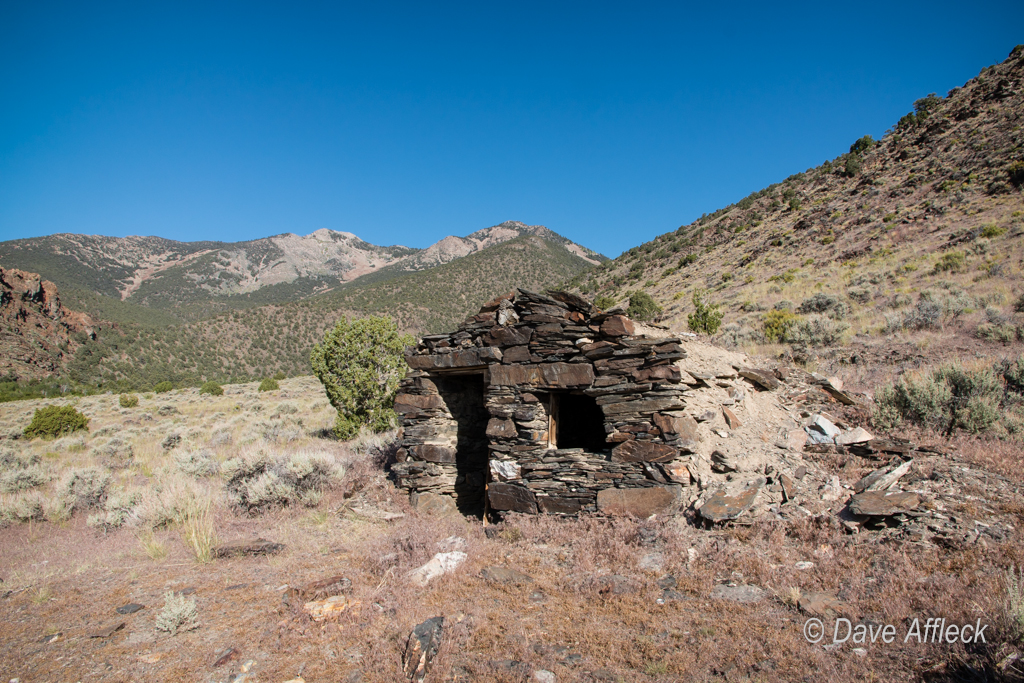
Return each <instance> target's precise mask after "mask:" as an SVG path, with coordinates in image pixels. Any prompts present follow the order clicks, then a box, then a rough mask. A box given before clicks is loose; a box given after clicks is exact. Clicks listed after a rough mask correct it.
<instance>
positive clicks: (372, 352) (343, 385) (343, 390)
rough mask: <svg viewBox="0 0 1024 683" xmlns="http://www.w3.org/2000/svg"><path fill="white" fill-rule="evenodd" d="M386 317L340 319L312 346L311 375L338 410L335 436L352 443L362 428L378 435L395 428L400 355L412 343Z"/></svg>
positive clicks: (402, 365)
mask: <svg viewBox="0 0 1024 683" xmlns="http://www.w3.org/2000/svg"><path fill="white" fill-rule="evenodd" d="M413 341H414V340H413V338H412V337H411V336H409V335H403V334H399V333H398V329H397V328H396V327H395V323H394V322H393V321H392V320H391V319H390V318H385V317H376V316H372V317H368V318H360V319H357V320H353V321H351V322H349V321H348V320H347V319H345V318H343V319H341V320H340V321H339V322H338V324H337V325H335V326H334V328H333V329H331V330H329V331H328V332H327V334H326V335H324V340H323V343H322V344H317V345H316V346H314V347H313V351H312V353H310V361H311V363H312V365H313V373H314V374H315V375H316V376H317V377H318V378H319V379H320V382H321V383H322V384H323V385H324V389H325V390H326V391H327V397H328V399H330V401H331V405H333V406H334V408H335V409H336V410H337V411H338V417H337V420H336V421H335V424H334V433H335V434H336V435H337V436H338V438H340V439H350V438H352V437H354V436H355V435H356V434H358V432H359V428H360V427H362V426H364V425H365V426H366V427H368V428H370V429H372V430H373V431H377V432H381V431H385V430H387V429H390V428H391V427H393V426H395V424H396V420H395V413H394V410H392V406H393V405H394V401H395V391H396V390H397V389H398V382H399V380H400V379H401V378H402V375H403V374H404V369H405V361H404V359H403V357H402V351H403V350H404V348H405V347H406V346H409V345H411V344H412V343H413Z"/></svg>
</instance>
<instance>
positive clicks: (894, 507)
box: [850, 491, 921, 517]
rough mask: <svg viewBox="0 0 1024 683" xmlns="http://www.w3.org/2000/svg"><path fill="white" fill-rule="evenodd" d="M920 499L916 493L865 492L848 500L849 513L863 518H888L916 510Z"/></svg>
mask: <svg viewBox="0 0 1024 683" xmlns="http://www.w3.org/2000/svg"><path fill="white" fill-rule="evenodd" d="M920 504H921V497H920V496H919V495H917V494H916V493H889V494H886V493H885V492H884V491H865V492H863V493H858V494H857V495H855V496H854V497H853V498H851V499H850V512H852V513H853V514H855V515H862V516H864V517H888V516H890V515H895V514H897V513H900V512H907V511H909V510H916V509H917V506H918V505H920Z"/></svg>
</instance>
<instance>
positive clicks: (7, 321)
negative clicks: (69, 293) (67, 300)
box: [0, 268, 96, 380]
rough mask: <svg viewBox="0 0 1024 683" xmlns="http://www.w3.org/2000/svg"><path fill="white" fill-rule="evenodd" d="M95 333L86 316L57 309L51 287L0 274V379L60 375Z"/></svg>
mask: <svg viewBox="0 0 1024 683" xmlns="http://www.w3.org/2000/svg"><path fill="white" fill-rule="evenodd" d="M95 332H96V325H95V324H94V323H93V321H92V320H91V319H90V318H89V316H87V315H84V314H82V313H76V312H73V311H69V310H68V309H66V308H65V307H64V306H63V305H62V303H61V300H60V296H59V295H58V293H57V287H56V286H55V285H54V284H53V283H52V282H49V281H45V280H42V279H40V277H39V275H37V274H36V273H26V272H24V271H21V270H13V269H4V268H0V348H2V349H3V354H0V375H2V376H3V377H5V378H13V379H17V380H38V379H41V378H43V377H46V376H48V375H51V374H54V373H56V372H59V371H60V370H61V369H62V368H63V367H64V366H65V364H66V363H67V362H68V359H70V358H71V357H72V355H73V354H74V353H75V352H76V350H77V349H79V348H80V347H81V346H83V345H85V344H88V343H89V342H90V340H91V338H93V337H94V336H95Z"/></svg>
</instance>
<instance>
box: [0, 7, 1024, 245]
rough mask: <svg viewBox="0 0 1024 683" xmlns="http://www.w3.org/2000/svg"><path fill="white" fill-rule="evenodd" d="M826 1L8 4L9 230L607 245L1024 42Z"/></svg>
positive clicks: (4, 87)
mask: <svg viewBox="0 0 1024 683" xmlns="http://www.w3.org/2000/svg"><path fill="white" fill-rule="evenodd" d="M833 4H834V3H819V2H815V3H806V4H800V5H797V4H790V5H785V6H781V5H775V4H772V3H763V2H757V3H744V2H737V3H707V2H702V3H693V4H688V3H664V4H659V3H615V4H612V3H599V2H587V3H583V2H580V3H559V2H554V3H553V2H542V3H527V2H518V3H501V4H500V6H499V4H498V3H486V2H472V3H468V2H467V3H456V2H422V1H420V2H409V3H387V2H362V3H352V4H351V5H345V4H344V3H323V4H307V3H299V2H289V3H284V2H282V3H277V4H268V3H259V2H247V3H238V4H230V3H220V2H203V3H196V4H191V5H190V4H188V3H185V2H175V3H167V4H161V3H157V2H137V1H136V2H132V3H125V4H111V3H104V2H73V3H67V4H59V3H50V2H43V1H41V2H14V1H12V0H0V239H14V238H18V237H30V236H35V235H45V234H50V233H55V232H79V233H90V234H104V235H118V236H121V235H130V234H137V235H139V234H141V235H160V236H163V237H169V238H172V239H179V240H198V239H219V240H225V241H236V240H243V239H252V238H257V237H264V236H267V235H272V234H278V233H282V232H295V233H299V234H306V233H309V232H312V231H313V230H316V229H319V228H331V229H334V230H346V231H350V232H354V233H356V234H357V235H359V236H360V237H362V238H363V239H365V240H367V241H370V242H373V243H376V244H405V245H409V246H416V247H424V246H427V245H428V244H430V243H432V242H434V241H436V240H438V239H440V238H441V237H443V236H445V235H448V234H456V235H465V234H468V233H470V232H472V231H474V230H477V229H480V228H483V227H487V226H489V225H494V224H496V223H499V222H501V221H503V220H508V219H517V220H522V221H525V222H527V223H540V224H544V225H547V226H548V227H550V228H551V229H553V230H555V231H556V232H559V233H561V234H563V235H566V236H567V237H570V238H571V239H574V240H576V241H578V242H581V243H583V244H585V245H587V246H590V247H592V248H594V249H597V250H599V251H601V252H603V253H605V254H607V255H609V256H616V255H618V254H619V253H620V252H621V251H623V250H625V249H628V248H629V247H631V246H634V245H636V244H640V243H641V242H644V241H646V240H648V239H651V238H652V237H654V236H656V235H658V234H661V233H663V232H666V231H668V230H672V229H674V228H676V227H678V226H679V225H681V224H684V223H688V222H690V221H691V220H693V219H694V218H696V217H698V216H700V215H701V214H702V213H704V212H711V211H714V210H715V209H717V208H720V207H721V206H724V205H726V204H729V203H731V202H734V201H736V200H738V199H740V198H742V197H743V196H745V195H747V194H749V193H750V192H752V191H754V190H758V189H760V188H762V187H764V186H765V185H768V184H770V183H772V182H777V181H779V180H781V179H783V178H785V177H786V176H788V175H790V174H792V173H796V172H798V171H803V170H805V169H807V168H808V167H811V166H814V165H817V164H819V163H821V162H822V161H823V160H825V159H827V158H832V157H835V156H837V155H838V154H841V153H843V152H845V151H847V150H848V148H849V145H850V143H851V142H853V141H854V140H855V139H856V138H858V137H860V136H861V135H864V134H871V135H874V136H875V137H878V136H880V135H881V134H882V133H883V132H884V131H885V130H886V129H887V128H889V127H890V126H891V125H893V124H894V123H895V122H896V120H897V119H898V118H899V117H900V116H901V115H902V114H904V113H906V112H907V111H910V109H911V107H912V103H913V101H914V100H915V99H917V98H919V97H922V96H924V95H926V94H928V93H930V92H938V93H939V94H940V95H944V94H945V93H946V91H948V90H949V89H950V88H952V87H954V86H958V85H961V84H962V83H963V82H965V81H967V80H968V79H970V78H971V77H973V76H975V75H976V74H977V73H978V72H979V71H980V70H981V69H982V68H983V67H985V66H988V65H989V64H993V63H996V62H999V61H1002V60H1003V59H1005V58H1006V56H1007V55H1008V54H1009V52H1010V50H1011V49H1012V48H1013V47H1014V45H1016V44H1017V43H1024V30H1022V29H1024V2H1020V0H1015V1H1011V2H975V3H970V4H965V3H952V2H948V3H947V2H905V3H895V2H891V1H890V2H885V3H865V2H857V3H846V4H847V5H849V6H842V7H838V6H833ZM712 5H715V6H712Z"/></svg>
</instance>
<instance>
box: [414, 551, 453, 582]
mask: <svg viewBox="0 0 1024 683" xmlns="http://www.w3.org/2000/svg"><path fill="white" fill-rule="evenodd" d="M466 557H467V555H466V553H464V552H460V551H457V550H456V551H453V552H450V553H437V554H436V555H434V556H433V557H432V558H430V561H429V562H427V563H426V564H425V565H423V566H421V567H418V568H416V569H414V570H412V571H411V572H409V582H410V583H411V584H413V585H414V586H419V587H421V588H422V587H424V586H426V585H427V584H428V583H430V582H431V581H433V580H434V579H436V578H437V577H439V576H444V575H445V574H448V573H450V572H453V571H455V569H456V568H458V566H459V565H460V564H462V563H463V562H465V561H466Z"/></svg>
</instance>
